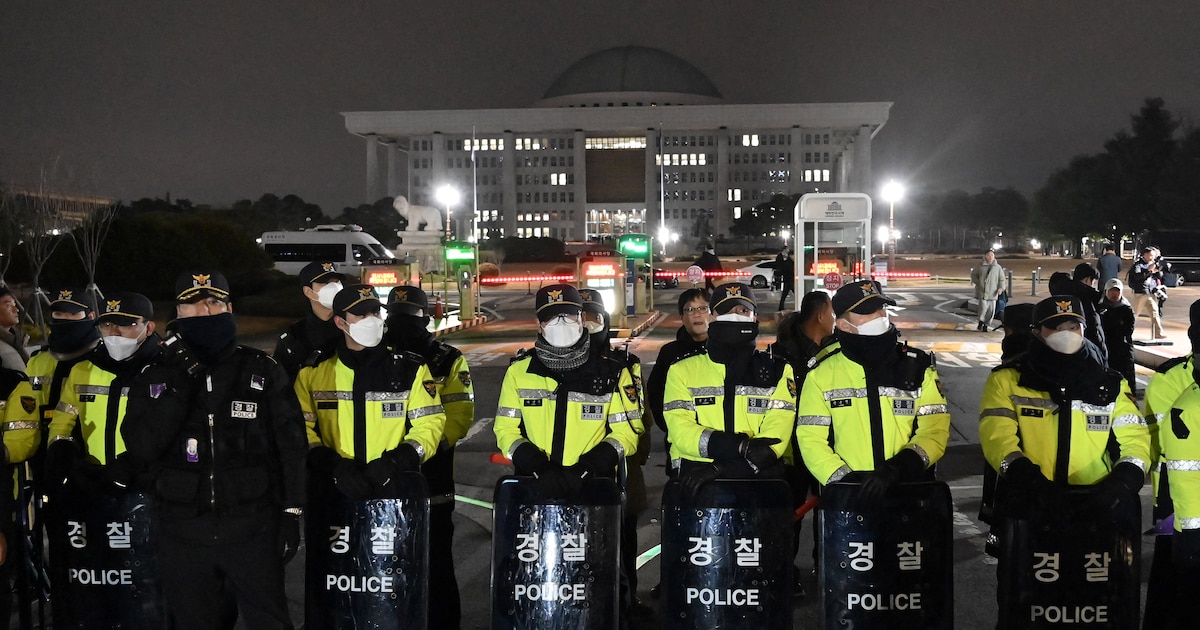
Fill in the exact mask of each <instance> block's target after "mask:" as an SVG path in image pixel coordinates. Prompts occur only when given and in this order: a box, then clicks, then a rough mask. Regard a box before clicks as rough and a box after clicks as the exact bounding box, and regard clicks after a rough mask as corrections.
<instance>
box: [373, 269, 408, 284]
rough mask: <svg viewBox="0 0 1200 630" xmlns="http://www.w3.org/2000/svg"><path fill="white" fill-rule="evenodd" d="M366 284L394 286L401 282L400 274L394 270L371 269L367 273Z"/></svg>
mask: <svg viewBox="0 0 1200 630" xmlns="http://www.w3.org/2000/svg"><path fill="white" fill-rule="evenodd" d="M366 282H367V284H369V285H372V286H377V287H378V286H385V287H389V286H396V285H398V284H403V283H402V282H401V281H400V274H399V273H396V272H395V271H372V272H370V273H368V274H367V280H366Z"/></svg>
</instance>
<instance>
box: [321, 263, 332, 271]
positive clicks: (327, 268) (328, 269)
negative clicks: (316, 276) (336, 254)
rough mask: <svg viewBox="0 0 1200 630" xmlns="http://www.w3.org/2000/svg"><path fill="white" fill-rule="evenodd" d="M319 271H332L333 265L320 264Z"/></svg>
mask: <svg viewBox="0 0 1200 630" xmlns="http://www.w3.org/2000/svg"><path fill="white" fill-rule="evenodd" d="M321 271H333V263H321Z"/></svg>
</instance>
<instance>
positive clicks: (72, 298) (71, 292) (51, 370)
mask: <svg viewBox="0 0 1200 630" xmlns="http://www.w3.org/2000/svg"><path fill="white" fill-rule="evenodd" d="M53 295H54V296H55V297H54V299H53V300H51V301H50V306H49V309H50V336H49V337H48V338H47V339H46V347H45V348H44V349H42V350H40V351H39V352H38V353H37V354H34V355H33V357H32V358H30V359H29V365H28V366H26V368H25V373H26V374H28V375H29V383H30V385H31V386H32V387H33V391H34V396H36V397H37V402H38V409H39V410H40V416H41V418H42V421H43V422H45V423H46V424H47V425H48V424H49V423H50V419H51V418H52V417H53V415H54V408H55V407H56V406H57V405H58V400H59V397H60V396H61V395H62V388H63V384H64V383H66V382H67V375H68V374H70V373H71V368H73V367H75V364H76V363H79V362H80V361H83V360H84V359H85V355H87V354H88V353H89V352H91V351H92V349H93V348H95V347H96V345H97V344H99V343H100V330H99V329H98V328H96V302H95V300H94V299H93V298H92V295H91V294H90V293H88V292H87V291H84V290H82V289H63V290H61V291H58V292H57V293H55V294H53Z"/></svg>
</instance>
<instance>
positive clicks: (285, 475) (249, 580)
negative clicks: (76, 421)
mask: <svg viewBox="0 0 1200 630" xmlns="http://www.w3.org/2000/svg"><path fill="white" fill-rule="evenodd" d="M175 289H176V296H175V303H176V305H175V313H176V319H175V320H174V321H173V322H171V324H170V325H169V326H168V328H167V330H168V332H169V333H170V334H169V335H168V337H167V338H166V339H165V340H164V342H163V349H164V350H163V354H162V355H161V356H160V357H159V359H158V360H157V361H155V362H153V363H151V364H150V365H148V366H147V367H146V368H145V369H144V370H143V371H142V372H141V373H140V374H139V375H138V376H137V377H136V378H135V379H134V381H133V383H132V385H131V387H130V390H129V406H128V411H127V413H126V416H125V423H124V425H123V426H122V428H121V435H122V436H123V437H124V439H125V445H126V447H127V448H128V449H129V452H130V453H131V454H133V455H136V456H138V457H140V458H141V459H143V460H147V461H150V462H153V463H154V465H155V467H156V470H157V478H156V481H155V496H156V502H157V505H158V519H159V520H158V522H159V532H160V540H159V548H160V551H161V553H160V561H161V562H162V565H161V566H164V567H170V568H171V570H169V571H164V572H163V574H162V583H163V590H164V593H165V596H166V600H167V605H168V608H169V609H170V611H171V613H172V618H173V622H174V623H175V626H176V627H177V628H180V629H188V628H195V629H197V630H199V629H206V630H207V629H211V628H223V627H231V625H232V624H231V623H230V620H229V619H226V618H225V617H226V616H227V611H226V610H224V608H223V607H222V606H218V605H215V603H216V602H220V601H221V600H222V597H223V596H224V594H225V593H226V592H228V593H230V594H232V596H233V597H234V598H236V600H237V604H238V608H239V610H240V613H241V617H242V619H243V620H244V621H245V624H246V625H247V626H248V627H251V628H291V627H292V623H291V620H290V619H289V618H288V609H287V599H286V597H285V595H284V585H283V566H284V563H285V562H286V561H288V560H290V559H291V558H292V556H294V555H295V553H296V548H297V547H298V545H299V540H300V515H301V513H302V508H303V505H304V458H305V455H306V451H307V448H306V446H305V439H304V422H303V417H302V416H301V414H300V409H299V407H298V405H297V403H296V397H295V394H294V392H293V391H292V389H291V387H290V379H288V376H287V372H285V371H284V369H283V368H282V367H280V366H279V364H278V363H276V362H275V361H274V360H273V359H271V357H270V356H268V355H267V354H266V353H265V352H262V351H260V350H256V349H254V348H250V347H247V346H242V345H238V343H237V339H236V336H237V325H236V322H235V321H234V318H233V303H232V302H231V296H230V293H229V283H228V282H227V281H226V280H225V277H224V276H223V275H221V274H220V273H219V272H215V271H207V270H205V271H194V272H185V273H184V274H182V275H181V276H180V277H179V278H178V280H177V281H176V284H175Z"/></svg>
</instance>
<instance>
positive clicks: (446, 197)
mask: <svg viewBox="0 0 1200 630" xmlns="http://www.w3.org/2000/svg"><path fill="white" fill-rule="evenodd" d="M433 197H434V199H437V202H438V203H440V204H442V205H443V206H446V240H447V241H452V240H454V238H453V236H452V235H451V234H450V206H453V205H454V204H456V203H458V201H459V199H461V198H462V196H461V195H460V194H459V193H458V189H457V188H455V187H454V186H451V185H450V184H442V185H441V186H438V188H437V190H435V191H434V192H433Z"/></svg>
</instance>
